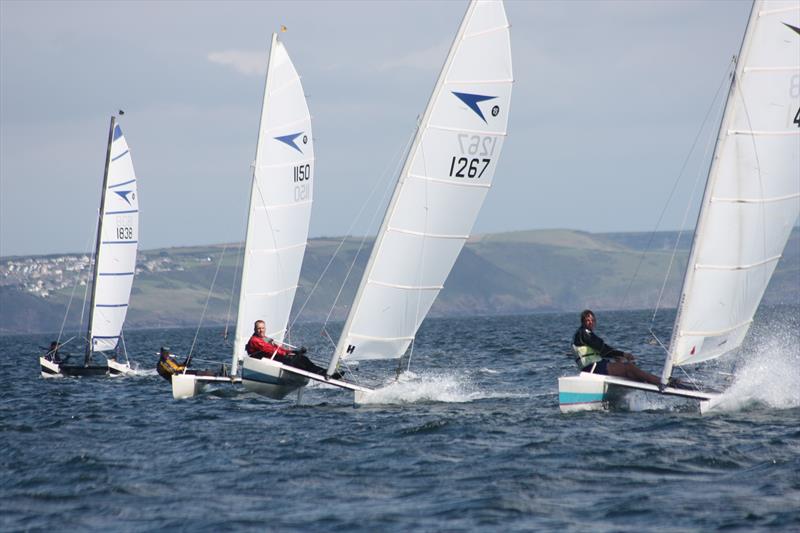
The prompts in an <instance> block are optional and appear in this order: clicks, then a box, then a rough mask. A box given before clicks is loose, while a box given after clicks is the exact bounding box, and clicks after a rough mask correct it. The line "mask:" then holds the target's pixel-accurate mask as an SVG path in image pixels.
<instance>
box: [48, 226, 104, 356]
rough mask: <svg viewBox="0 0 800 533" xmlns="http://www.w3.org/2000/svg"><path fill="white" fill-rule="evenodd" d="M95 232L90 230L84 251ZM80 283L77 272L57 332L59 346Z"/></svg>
mask: <svg viewBox="0 0 800 533" xmlns="http://www.w3.org/2000/svg"><path fill="white" fill-rule="evenodd" d="M95 230H96V228H92V234H91V235H90V236H89V239H88V240H87V242H86V246H84V249H86V248H88V247H89V246H91V245H92V239H93V238H94V233H95ZM90 264H91V263H90ZM80 281H81V272H80V271H79V272H78V273H77V275H76V276H75V283H74V284H73V285H72V292H71V293H70V295H69V300H68V301H67V309H66V310H65V311H64V318H63V319H62V320H61V328H60V329H59V330H58V337H57V338H56V342H57V343H58V344H61V337H62V336H63V335H64V328H65V327H66V324H67V316H69V310H70V307H72V300H73V299H74V298H75V290H76V289H77V288H78V284H79V283H80ZM87 285H88V283H87ZM85 303H86V297H85V296H84V304H85ZM82 330H83V311H81V329H80V330H79V331H82ZM74 338H75V336H74V335H73V336H72V338H71V339H70V340H72V339H74Z"/></svg>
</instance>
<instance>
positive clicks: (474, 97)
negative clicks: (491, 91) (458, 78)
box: [452, 91, 500, 122]
mask: <svg viewBox="0 0 800 533" xmlns="http://www.w3.org/2000/svg"><path fill="white" fill-rule="evenodd" d="M452 93H453V94H454V95H455V96H456V97H457V98H458V99H459V100H461V101H462V102H464V103H465V104H467V107H469V108H470V109H472V110H473V111H474V112H475V114H476V115H478V116H479V117H481V120H483V121H484V122H486V117H485V116H483V111H481V108H480V107H478V104H479V103H481V102H485V101H486V100H494V99H495V98H497V97H496V96H487V95H484V94H472V93H459V92H456V91H452ZM499 111H500V108H499V107H497V106H494V108H493V109H492V116H494V117H496V116H497V114H498V113H499Z"/></svg>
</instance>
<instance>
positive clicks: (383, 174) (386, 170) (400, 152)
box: [295, 126, 418, 347]
mask: <svg viewBox="0 0 800 533" xmlns="http://www.w3.org/2000/svg"><path fill="white" fill-rule="evenodd" d="M417 128H418V126H415V128H414V130H413V133H412V134H411V136H410V137H409V139H408V141H406V144H405V145H403V146H402V147H401V148H400V149H399V150H398V151H397V152H395V153H394V154H393V155H392V157H391V159H390V160H389V163H388V164H387V165H386V167H385V168H384V169H383V171H382V172H381V174H380V177H379V178H378V179H377V180H375V183H374V184H373V185H372V189H370V191H369V194H368V195H367V198H366V200H364V202H362V204H361V208H360V209H359V210H358V213H357V214H356V216H355V217H354V218H353V221H352V222H351V223H350V227H349V228H348V229H347V233H346V234H345V236H344V237H342V240H341V241H340V242H339V245H338V246H337V247H336V250H334V252H333V256H331V259H330V260H329V261H328V264H327V265H325V269H324V270H323V271H322V274H320V277H319V279H318V280H317V282H316V283H315V284H314V287H313V288H312V290H311V293H310V294H309V295H308V298H306V301H305V302H303V305H302V307H301V308H300V311H298V315H299V314H300V312H302V310H303V308H305V306H306V304H307V303H308V301H309V300H310V299H311V295H312V294H313V293H314V290H316V288H317V286H318V285H319V283H320V282H321V281H322V278H323V277H324V276H325V273H326V272H327V270H328V268H329V267H330V266H331V264H332V263H333V261H334V259H336V257H337V256H338V254H339V252H340V250H341V249H342V246H343V245H344V243H345V242H346V241H347V238H348V236H349V235H351V234H352V232H353V229H354V228H355V225H356V222H358V220H360V219H361V216H362V215H363V213H364V211H365V210H366V208H367V205H369V203H370V200H371V199H372V197H373V196H374V195H375V193H376V192H377V190H378V186H379V185H380V184H381V182H382V181H384V180H386V178H387V176H394V175H396V174H397V173H398V172H399V171H397V167H398V162H399V160H400V157H401V156H402V155H403V154H404V153H406V152H407V151H408V149H409V146H410V145H411V143H412V142H413V140H414V135H416V133H417ZM392 169H394V172H392ZM390 172H391V173H390ZM383 199H384V200H385V199H386V191H384V195H383ZM378 207H380V203H379V205H378ZM374 220H375V214H374V213H373V218H372V221H371V222H370V224H372V223H374ZM365 239H366V235H364V236H362V240H361V244H360V245H359V248H358V251H357V252H356V258H357V257H358V255H359V253H360V252H361V248H362V247H363V245H364V240H365ZM353 261H354V262H355V258H354V259H353ZM352 268H353V265H352V264H351V266H350V269H348V271H347V274H346V275H345V278H344V280H343V281H342V283H341V286H340V287H339V292H338V293H337V294H336V298H335V299H334V301H333V304H332V305H331V308H330V310H329V311H328V315H327V316H326V317H325V322H324V323H323V324H322V329H323V331H325V327H326V326H327V324H328V321H329V320H330V317H331V314H332V313H333V309H334V308H335V307H336V303H337V302H338V300H339V297H340V295H341V293H342V290H343V289H344V285H345V284H346V283H347V279H348V277H349V276H350V272H351V270H352ZM295 320H296V318H295ZM325 333H326V334H327V331H325ZM328 338H330V335H328ZM331 340H333V339H331ZM334 347H335V343H334Z"/></svg>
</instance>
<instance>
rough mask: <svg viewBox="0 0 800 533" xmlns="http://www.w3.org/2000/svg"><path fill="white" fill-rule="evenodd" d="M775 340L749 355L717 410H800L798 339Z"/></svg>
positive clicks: (716, 407)
mask: <svg viewBox="0 0 800 533" xmlns="http://www.w3.org/2000/svg"><path fill="white" fill-rule="evenodd" d="M789 340H790V341H791V342H786V341H787V338H786V336H781V338H773V339H770V340H769V341H767V342H765V343H763V344H762V345H761V346H758V347H757V348H756V350H754V351H753V352H751V353H750V354H747V355H746V356H745V357H746V360H745V361H743V362H742V363H741V364H740V365H739V366H738V368H737V369H736V373H735V376H734V379H733V383H732V384H731V386H730V387H728V389H727V390H725V392H724V393H723V394H722V396H720V398H719V400H718V405H716V406H715V409H714V410H715V411H740V410H743V409H752V408H757V407H768V408H771V409H793V408H796V407H800V389H798V387H797V383H800V353H798V351H797V343H796V339H789Z"/></svg>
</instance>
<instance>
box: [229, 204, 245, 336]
mask: <svg viewBox="0 0 800 533" xmlns="http://www.w3.org/2000/svg"><path fill="white" fill-rule="evenodd" d="M248 214H249V213H248ZM245 239H247V236H246V235H245ZM238 248H239V250H238V252H237V254H236V268H235V269H234V271H233V282H232V283H231V296H230V298H228V313H227V315H226V316H225V330H224V331H223V332H222V340H223V341H227V340H228V329H229V328H230V325H231V309H232V308H233V296H234V294H235V293H236V280H237V279H239V271H240V270H241V268H242V251H243V250H244V243H242V242H240V243H239V247H238Z"/></svg>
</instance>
